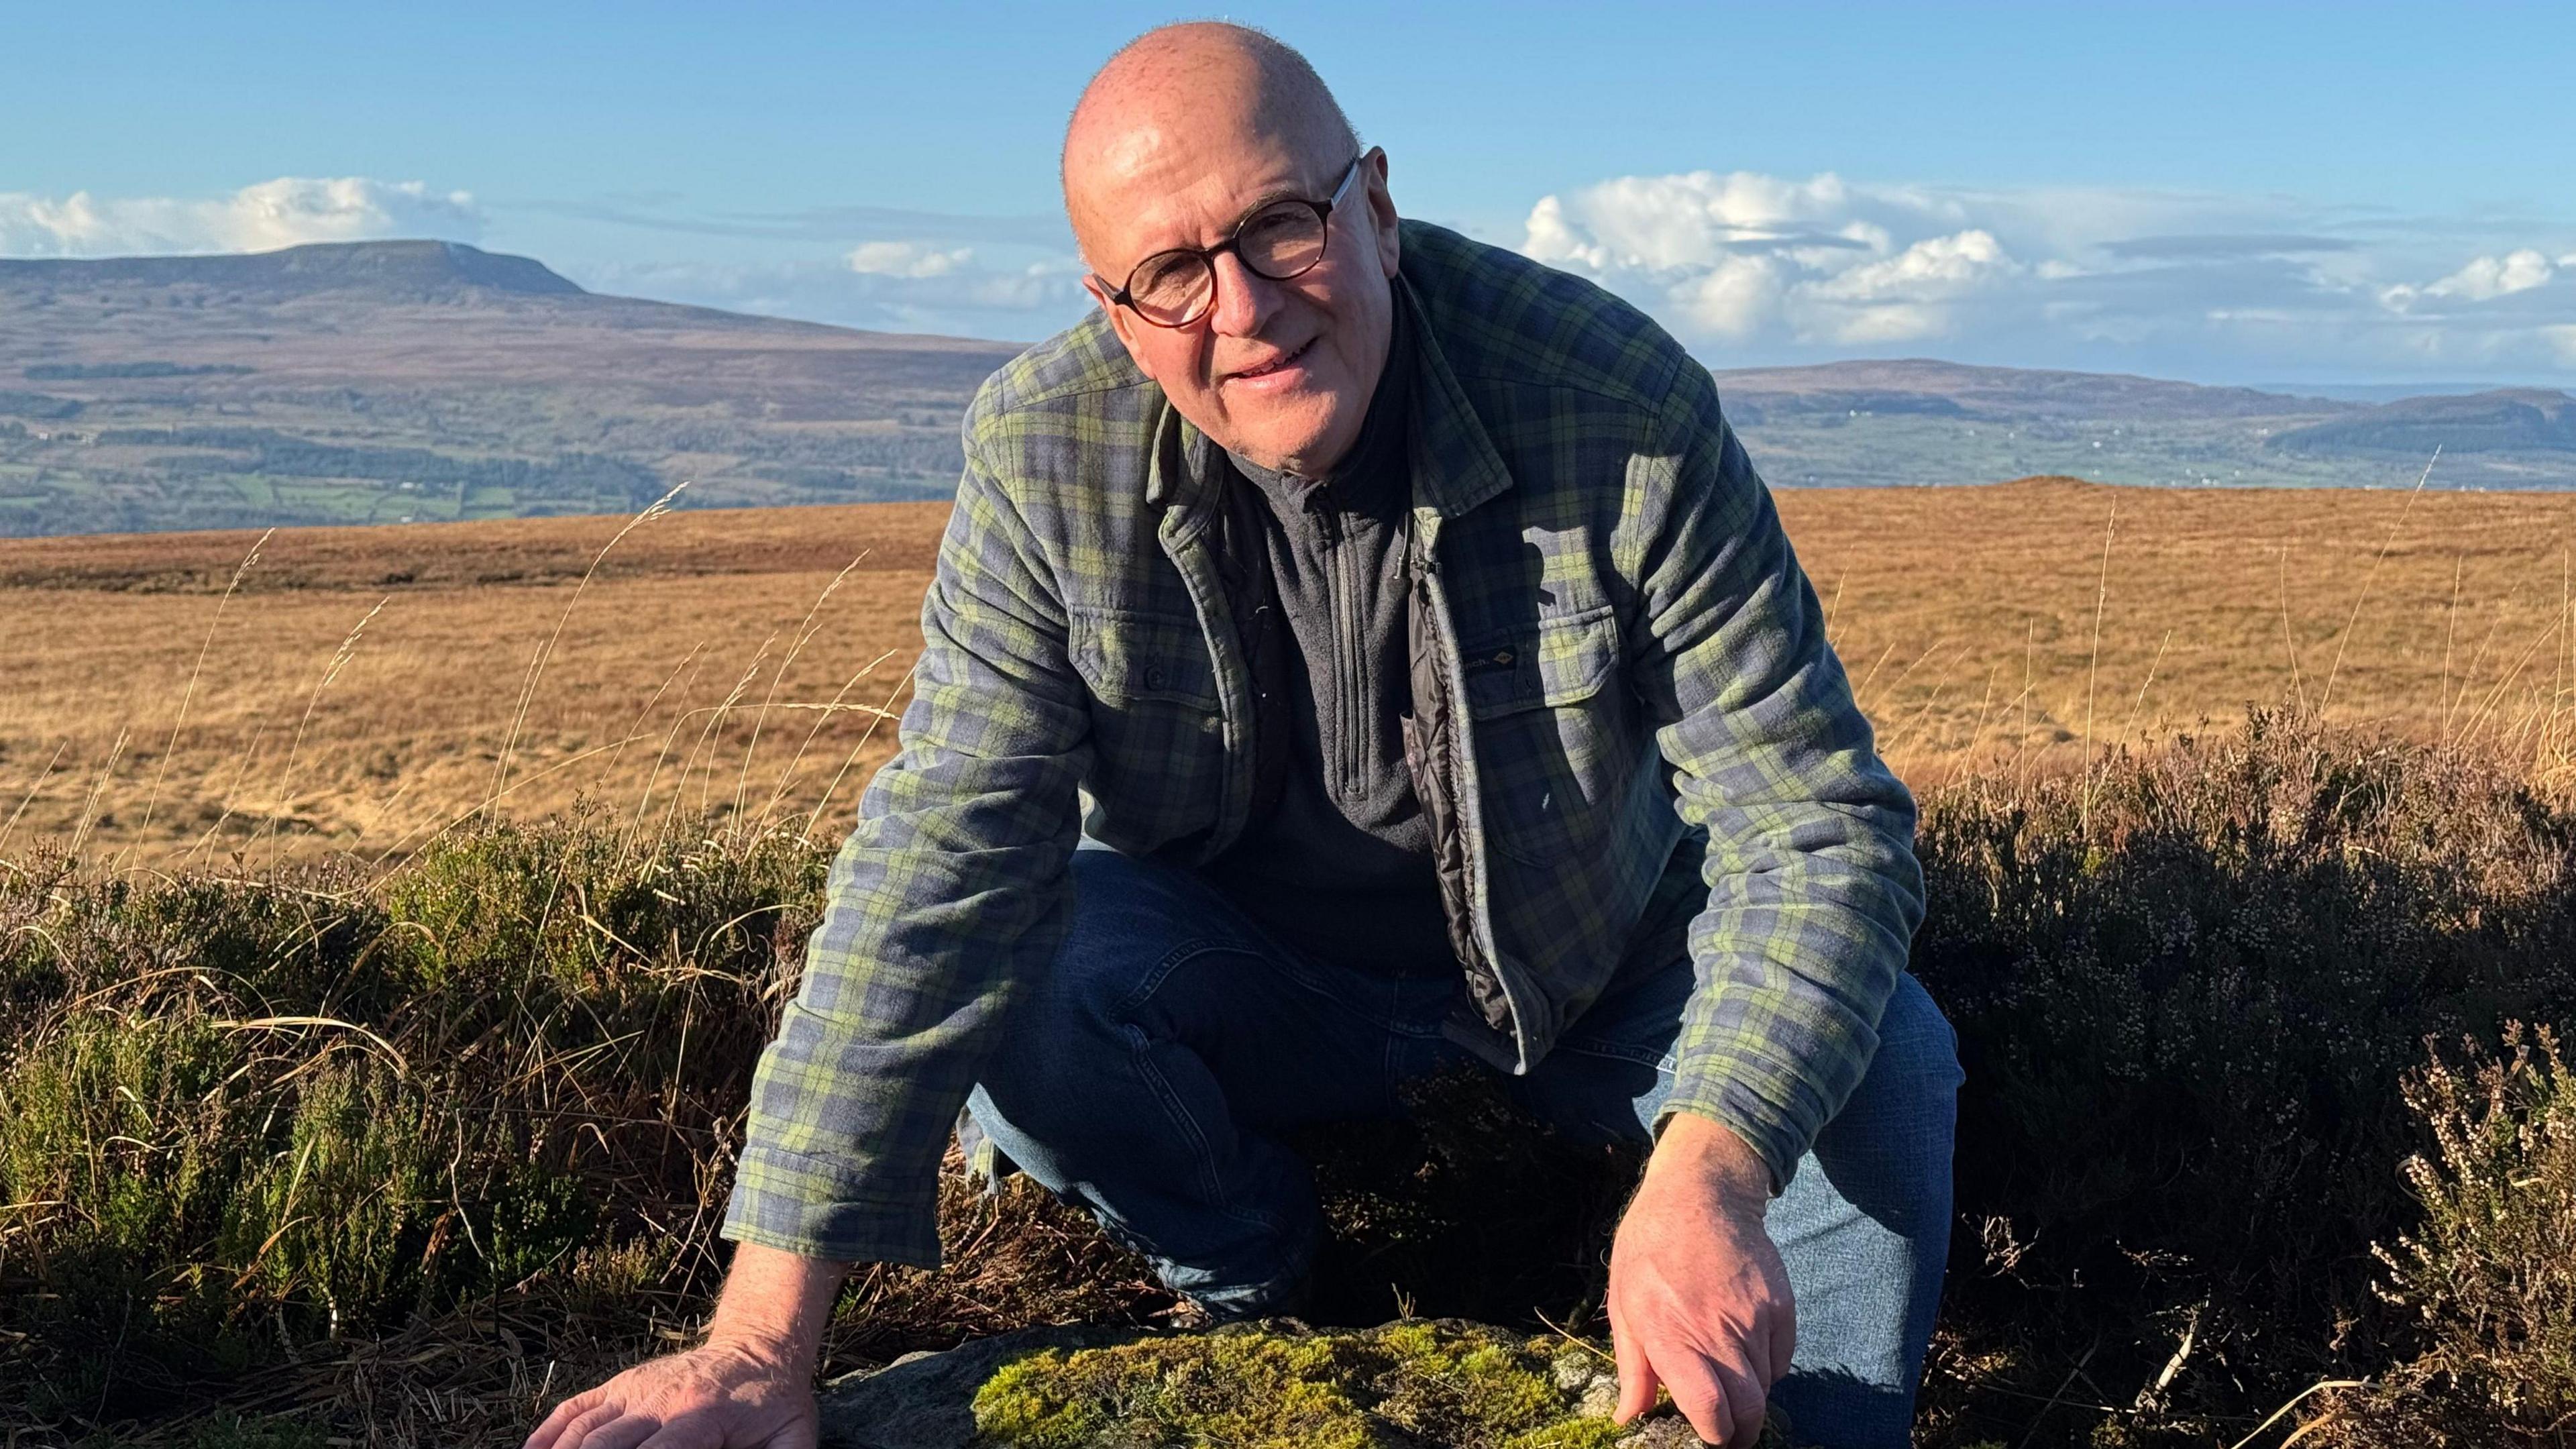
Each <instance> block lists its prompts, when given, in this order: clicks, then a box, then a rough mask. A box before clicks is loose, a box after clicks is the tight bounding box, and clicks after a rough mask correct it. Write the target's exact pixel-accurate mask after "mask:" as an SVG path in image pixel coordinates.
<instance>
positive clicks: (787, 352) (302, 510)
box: [0, 241, 2576, 535]
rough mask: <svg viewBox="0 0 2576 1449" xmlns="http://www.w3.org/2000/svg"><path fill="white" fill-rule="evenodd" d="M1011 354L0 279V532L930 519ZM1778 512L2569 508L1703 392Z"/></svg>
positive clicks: (2549, 450) (2255, 435) (2063, 411)
mask: <svg viewBox="0 0 2576 1449" xmlns="http://www.w3.org/2000/svg"><path fill="white" fill-rule="evenodd" d="M1017 350H1018V349H1017V348H1016V347H1015V346H1014V345H1012V344H1009V343H997V342H981V341H971V340H966V339H960V338H949V337H916V336H905V335H899V334H891V333H875V332H861V331H854V330H851V329H849V328H843V327H827V326H821V325H818V324H815V323H808V322H795V321H788V320H785V319H780V318H773V317H753V316H745V315H741V314H738V313H731V312H721V311H716V310H713V309H711V308H704V307H686V306H679V305H675V304H672V303H667V302H652V301H644V300H640V299H637V298H632V297H611V296H602V295H598V294H594V293H591V292H587V291H584V290H583V289H582V288H580V287H578V286H576V285H574V284H573V283H572V282H571V281H569V280H567V279H565V278H564V277H562V276H560V275H558V274H556V273H555V272H553V271H551V270H549V269H548V268H547V267H545V266H544V265H543V264H541V263H539V262H537V261H534V260H531V259H529V258H526V257H515V256H504V255H500V254H496V253H492V252H486V251H482V250H480V249H478V248H475V247H470V246H463V245H460V244H457V243H453V242H437V241H382V242H355V243H345V244H331V245H321V246H305V247H294V248H290V249H288V250H285V251H277V252H264V253H259V254H255V255H244V256H201V257H123V258H113V259H108V260H99V261H64V260H42V261H24V260H18V261H12V260H0V535H25V534H58V533H101V532H138V531H154V530H165V529H179V528H216V527H260V526H265V525H269V524H282V523H370V522H375V523H393V522H403V521H429V520H444V519H455V518H491V517H514V516H542V515H555V514H570V513H616V512H626V511H631V510H633V509H636V508H639V507H641V506H643V504H645V503H647V502H649V501H651V500H652V499H654V498H657V497H659V496H661V495H662V494H663V493H665V492H666V491H668V490H669V489H670V488H671V487H672V486H673V485H675V484H678V483H681V482H683V481H686V482H687V483H688V484H689V487H688V489H687V491H686V492H685V493H684V494H683V495H682V498H681V502H682V504H683V505H684V506H690V507H718V506H740V505H753V504H786V503H827V502H853V501H865V500H870V499H891V498H931V497H942V496H945V495H947V494H948V493H949V492H951V491H952V490H953V489H954V487H955V484H956V478H957V471H958V468H959V466H960V464H961V462H962V459H961V457H960V454H959V452H958V444H957V425H958V419H959V417H960V415H961V413H962V411H963V409H964V407H965V404H966V402H967V400H968V399H969V398H970V397H971V396H972V395H973V392H974V389H975V387H976V385H977V384H978V383H980V382H981V381H982V380H983V379H984V377H985V376H986V375H988V374H989V373H990V372H991V371H992V370H993V369H994V368H995V367H998V366H999V365H1000V364H1001V363H1002V362H1003V361H1005V360H1006V359H1008V358H1009V357H1010V356H1011V355H1012V354H1013V353H1014V352H1015V351H1017ZM1716 377H1717V382H1718V389H1719V392H1720V395H1721V396H1722V397H1723V398H1724V400H1725V405H1726V409H1727V414H1728V416H1729V417H1730V418H1731V419H1732V420H1733V421H1734V423H1735V425H1736V426H1737V428H1738V429H1739V430H1741V432H1742V433H1743V435H1744V437H1745V440H1746V444H1747V446H1748V447H1749V448H1750V449H1751V451H1752V454H1753V458H1754V460H1755V463H1756V465H1757V466H1758V467H1759V468H1760V469H1761V471H1762V474H1763V476H1764V477H1766V478H1767V479H1769V480H1770V481H1771V482H1773V483H1775V484H1782V485H1817V486H1832V485H1864V484H1916V483H1958V482H1988V481H1992V480H1995V479H2001V478H2015V477H2022V476H2025V475H2029V474H2043V473H2045V474H2068V475H2073V476H2079V477H2085V478H2091V479H2096V480H2099V481H2103V482H2115V483H2145V484H2172V483H2191V484H2212V483H2215V484H2231V483H2232V484H2257V483H2260V484H2278V485H2301V484H2347V485H2349V484H2373V483H2386V484H2392V485H2403V484H2409V483H2412V482H2413V481H2414V479H2415V476H2416V470H2418V469H2420V467H2421V460H2422V458H2423V457H2425V456H2429V455H2430V453H2431V451H2432V447H2433V445H2434V444H2435V443H2437V442H2438V443H2441V444H2442V445H2443V448H2444V454H2443V461H2442V464H2441V466H2440V467H2439V468H2438V469H2437V470H2436V472H2435V474H2434V484H2435V486H2438V487H2576V445H2571V444H2570V443H2569V442H2568V441H2567V440H2568V437H2569V433H2568V430H2569V429H2570V428H2571V427H2576V423H2571V422H2570V417H2571V414H2570V412H2569V411H2568V409H2567V399H2566V398H2565V397H2564V395H2562V394H2557V393H2534V392H2515V393H2495V394H2482V395H2480V396H2478V397H2474V398H2450V397H2436V398H2419V399H2409V400H2406V401H2403V402H2398V403H2392V404H2389V405H2387V406H2385V407H2378V408H2371V407H2366V406H2363V405H2361V404H2359V403H2355V402H2348V401H2335V400H2330V399H2325V398H2316V397H2301V396H2293V395H2289V394H2286V393H2279V392H2266V391H2262V390H2258V389H2252V388H2241V387H2201V386H2196V385H2194V384H2190V383H2183V382H2171V381H2163V380H2159V379H2155V378H2144V377H2129V376H2116V375H2106V374H2097V373H2078V372H2044V371H2029V370H2022V369H2014V368H2000V367H1973V366H1966V365H1963V364H1958V363H1950V362H1939V361H1933V360H1928V359H1921V358H1908V359H1891V360H1863V361H1853V362H1837V363H1828V364H1824V365H1821V366H1814V367H1780V368H1730V369H1725V370H1721V371H1719V372H1718V373H1717V374H1716Z"/></svg>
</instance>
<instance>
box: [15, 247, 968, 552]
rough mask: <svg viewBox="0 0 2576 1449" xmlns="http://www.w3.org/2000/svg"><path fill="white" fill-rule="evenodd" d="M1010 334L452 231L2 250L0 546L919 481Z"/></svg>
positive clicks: (952, 438)
mask: <svg viewBox="0 0 2576 1449" xmlns="http://www.w3.org/2000/svg"><path fill="white" fill-rule="evenodd" d="M1016 350H1017V349H1016V348H1014V347H1012V346H1010V345H1008V344H1003V343H993V342H975V341H966V340H961V339H957V338H945V337H913V336H903V335H897V334H888V333H872V332H860V331H854V330H851V329H848V328H841V327H825V326H819V325H816V324H813V323H807V322H793V321H787V320H783V319H778V318H769V317H752V316H744V315H741V314H738V313H731V312H720V311H716V310H713V309H711V308H704V307H684V306H678V305H674V304H671V303H667V302H650V301H643V300H639V299H636V298H631V297H609V296H600V295H595V294H593V293H590V292H586V291H584V290H582V289H581V288H580V287H578V286H576V285H574V284H573V283H572V282H570V281H568V280H566V279H565V278H563V277H561V276H559V275H557V274H556V273H554V272H553V271H550V270H548V269H547V268H546V267H545V266H543V265H542V264H540V263H538V262H535V261H532V260H530V259H528V258H525V257H513V256H502V255H497V254H494V253H491V252H485V251H482V250H480V249H478V248H475V247H470V246H463V245H459V244H456V243H452V242H427V241H390V242H358V243H347V244H333V245H323V246H307V247H295V248H292V249H289V250H286V251H279V252H266V253H260V254H256V255H247V256H207V257H130V258H117V259H112V260H104V261H56V260H44V261H0V535H13V534H14V535H25V534H53V533H90V532H133V531H144V530H160V529H172V528H204V527H257V526H263V525H267V524H272V523H367V522H384V523H391V522H398V521H402V520H406V519H416V520H423V521H426V520H431V519H452V518H485V517H512V516H532V515H547V514H565V513H601V512H620V511H627V510H631V509H634V508H638V507H641V506H642V505H643V504H644V503H646V502H649V501H651V500H652V499H654V498H656V497H658V496H660V495H661V494H662V493H663V492H665V491H667V490H668V489H669V488H670V487H671V486H672V485H674V484H676V483H679V482H681V481H683V480H688V481H689V483H690V487H689V489H688V491H687V492H686V493H685V494H684V495H683V496H682V501H683V502H684V503H686V504H688V505H690V506H699V507H706V506H722V505H743V504H764V503H813V502H852V501H861V500H867V499H879V498H921V497H937V496H942V495H944V494H946V493H947V492H948V491H950V490H951V489H953V488H954V487H955V483H956V476H957V469H958V467H959V464H960V461H961V459H960V456H959V453H958V449H957V421H958V418H959V416H960V414H961V412H962V411H963V409H964V406H965V403H966V400H967V399H968V398H969V397H970V396H972V395H973V392H974V389H975V386H976V385H977V384H978V383H980V382H981V381H982V380H983V379H984V377H985V376H986V375H987V374H988V373H990V372H991V371H992V370H993V368H995V367H996V366H998V365H1000V364H1001V362H1002V361H1004V360H1005V359H1006V358H1008V357H1009V356H1010V355H1011V354H1012V353H1013V352H1014V351H1016Z"/></svg>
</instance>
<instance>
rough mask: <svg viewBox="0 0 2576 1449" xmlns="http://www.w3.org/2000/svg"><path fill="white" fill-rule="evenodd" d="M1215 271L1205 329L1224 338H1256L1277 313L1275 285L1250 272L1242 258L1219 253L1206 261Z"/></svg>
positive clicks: (1229, 253) (1277, 296)
mask: <svg viewBox="0 0 2576 1449" xmlns="http://www.w3.org/2000/svg"><path fill="white" fill-rule="evenodd" d="M1209 265H1210V267H1211V268H1212V269H1213V270H1214V271H1215V273H1216V277H1215V286H1216V300H1215V301H1214V302H1213V303H1211V304H1210V305H1209V307H1208V326H1209V327H1210V328H1212V329H1214V330H1215V331H1216V332H1217V333H1218V334H1220V335H1222V336H1226V337H1257V336H1259V335H1260V334H1261V328H1262V325H1263V324H1264V323H1267V322H1268V321H1269V320H1270V314H1271V313H1273V312H1275V311H1277V310H1278V309H1279V290H1278V289H1279V284H1278V283H1277V282H1274V281H1272V280H1270V279H1269V278H1268V277H1264V276H1262V275H1260V274H1258V273H1256V272H1254V271H1253V270H1252V269H1251V268H1250V267H1247V266H1245V265H1244V264H1243V258H1241V257H1238V256H1236V255H1235V254H1234V253H1232V252H1220V253H1218V254H1217V255H1216V256H1215V257H1213V258H1211V259H1210V262H1209Z"/></svg>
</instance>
